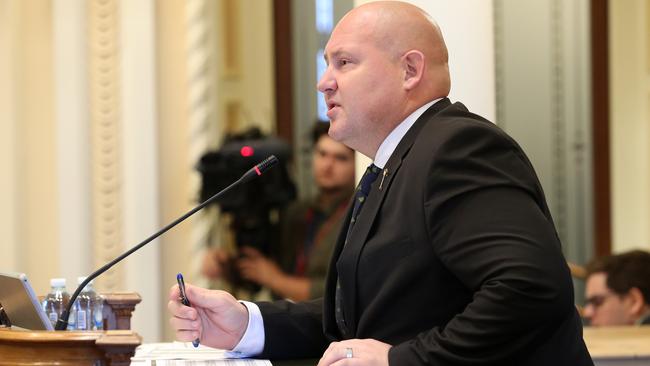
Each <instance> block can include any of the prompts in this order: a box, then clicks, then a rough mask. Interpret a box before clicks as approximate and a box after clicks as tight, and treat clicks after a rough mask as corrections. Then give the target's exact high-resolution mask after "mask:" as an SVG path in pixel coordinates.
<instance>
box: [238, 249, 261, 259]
mask: <svg viewBox="0 0 650 366" xmlns="http://www.w3.org/2000/svg"><path fill="white" fill-rule="evenodd" d="M241 253H242V254H244V255H245V256H247V257H252V258H258V257H261V256H262V252H260V251H259V250H257V249H255V248H253V247H242V248H241Z"/></svg>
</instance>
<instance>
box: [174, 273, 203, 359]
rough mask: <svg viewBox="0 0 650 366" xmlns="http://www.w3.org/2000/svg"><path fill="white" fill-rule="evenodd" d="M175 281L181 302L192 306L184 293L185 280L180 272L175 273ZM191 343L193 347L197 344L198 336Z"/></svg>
mask: <svg viewBox="0 0 650 366" xmlns="http://www.w3.org/2000/svg"><path fill="white" fill-rule="evenodd" d="M176 282H178V288H179V289H180V291H181V303H182V304H183V305H185V306H192V305H190V300H188V299H187V295H186V294H185V281H183V275H182V274H180V273H179V274H177V275H176ZM192 345H193V346H194V347H198V346H199V338H197V339H195V340H193V341H192Z"/></svg>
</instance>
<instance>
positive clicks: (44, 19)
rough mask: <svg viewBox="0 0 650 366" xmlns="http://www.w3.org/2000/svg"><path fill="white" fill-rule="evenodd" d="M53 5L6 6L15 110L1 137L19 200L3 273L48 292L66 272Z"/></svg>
mask: <svg viewBox="0 0 650 366" xmlns="http://www.w3.org/2000/svg"><path fill="white" fill-rule="evenodd" d="M51 5H52V4H51V2H49V1H39V0H27V1H4V2H3V3H2V6H1V7H0V9H1V10H2V11H3V14H2V18H3V19H6V20H7V22H6V23H5V22H3V25H2V27H3V28H4V29H3V34H4V35H3V38H4V41H5V42H6V43H4V46H6V47H7V48H5V49H4V50H2V55H3V59H4V62H3V69H4V70H3V72H4V74H5V76H6V78H3V79H2V80H3V84H5V83H6V86H5V88H6V89H5V90H6V92H5V96H6V97H7V100H5V102H7V101H9V102H10V103H11V104H12V105H11V106H10V107H9V108H8V111H9V113H8V115H6V116H3V119H4V122H3V128H6V130H3V132H2V134H3V135H4V133H5V132H4V131H6V132H7V135H6V136H7V137H5V138H9V139H13V140H12V141H7V142H8V143H7V145H6V146H5V147H4V149H6V150H7V151H6V152H7V156H8V157H13V158H14V160H13V161H7V160H5V161H4V164H6V165H4V166H3V167H2V171H3V172H6V176H5V178H4V180H3V181H4V183H3V185H5V187H7V188H8V189H9V191H8V192H4V193H3V194H11V195H12V197H8V199H7V201H4V202H7V204H3V205H2V208H1V209H0V210H1V211H2V214H1V215H0V216H1V217H7V218H9V221H8V223H7V225H13V227H11V228H7V229H6V231H3V233H5V232H7V233H9V234H10V236H9V238H6V237H4V235H3V238H2V240H1V241H2V242H1V243H0V251H2V252H3V253H4V252H5V251H4V247H8V246H10V247H12V249H9V250H7V253H13V260H11V259H9V258H7V259H9V260H6V261H7V262H9V263H8V265H9V268H3V270H20V271H23V272H27V273H30V278H31V280H32V282H33V283H34V285H35V287H36V288H37V289H39V290H41V291H43V290H44V289H46V288H48V287H49V277H50V274H52V273H56V272H57V271H58V270H59V261H58V257H59V251H58V243H57V239H56V238H57V237H58V229H57V224H58V218H57V208H58V206H57V205H58V202H57V199H56V196H57V185H56V182H57V176H56V169H57V165H56V164H57V162H56V160H55V156H56V146H55V140H54V139H52V136H54V135H55V130H56V126H55V124H54V109H53V99H52V98H53V75H52V67H51V65H52V32H51V28H52V19H51V14H50V11H51ZM5 32H6V33H5ZM3 114H4V113H3ZM10 149H11V150H10ZM3 175H4V174H3ZM12 191H13V192H12ZM12 234H13V235H12ZM53 258H56V259H54V260H53Z"/></svg>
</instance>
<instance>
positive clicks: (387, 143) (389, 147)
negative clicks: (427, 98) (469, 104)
mask: <svg viewBox="0 0 650 366" xmlns="http://www.w3.org/2000/svg"><path fill="white" fill-rule="evenodd" d="M441 99H443V98H438V99H435V100H432V101H431V102H429V103H427V104H425V105H423V106H422V107H420V108H418V109H416V110H415V112H413V113H411V114H410V115H409V116H408V117H406V119H405V120H404V121H402V122H401V123H400V124H399V125H397V127H395V128H394V129H393V130H392V131H391V132H390V133H389V134H388V136H387V137H386V139H384V141H383V142H382V143H381V145H379V149H378V150H377V153H376V154H375V161H374V162H373V163H374V164H375V165H376V166H378V167H379V168H381V169H383V168H384V166H386V163H387V162H388V159H389V158H390V156H391V155H393V152H394V151H395V149H396V148H397V145H398V144H399V143H400V141H402V138H403V137H404V135H406V133H407V132H408V130H410V129H411V126H413V124H414V123H415V121H417V120H418V118H420V116H421V115H422V114H423V113H424V112H425V111H426V110H427V109H429V107H431V106H432V105H434V104H435V103H437V102H438V101H439V100H441Z"/></svg>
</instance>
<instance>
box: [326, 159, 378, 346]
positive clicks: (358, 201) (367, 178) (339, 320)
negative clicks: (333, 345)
mask: <svg viewBox="0 0 650 366" xmlns="http://www.w3.org/2000/svg"><path fill="white" fill-rule="evenodd" d="M379 172H381V169H380V168H379V167H377V166H376V165H375V164H371V165H370V166H369V167H368V169H366V172H365V173H364V174H363V177H362V178H361V182H359V186H358V187H357V190H356V192H355V193H354V207H353V208H352V217H351V218H350V224H349V225H348V232H347V234H346V236H345V243H344V247H345V245H347V244H348V239H349V238H350V233H352V228H353V227H354V223H355V222H356V221H357V217H358V216H359V212H361V207H363V204H364V203H365V201H366V197H368V194H369V193H370V187H371V186H372V183H373V182H374V181H375V180H376V179H377V176H379ZM337 277H338V276H337ZM341 295H342V294H341V283H340V282H339V278H337V279H336V292H335V295H334V312H335V318H336V325H337V326H338V328H339V332H341V336H343V338H349V337H350V334H349V330H348V327H347V325H346V324H345V315H344V314H343V306H342V305H343V299H342V296H341Z"/></svg>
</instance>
